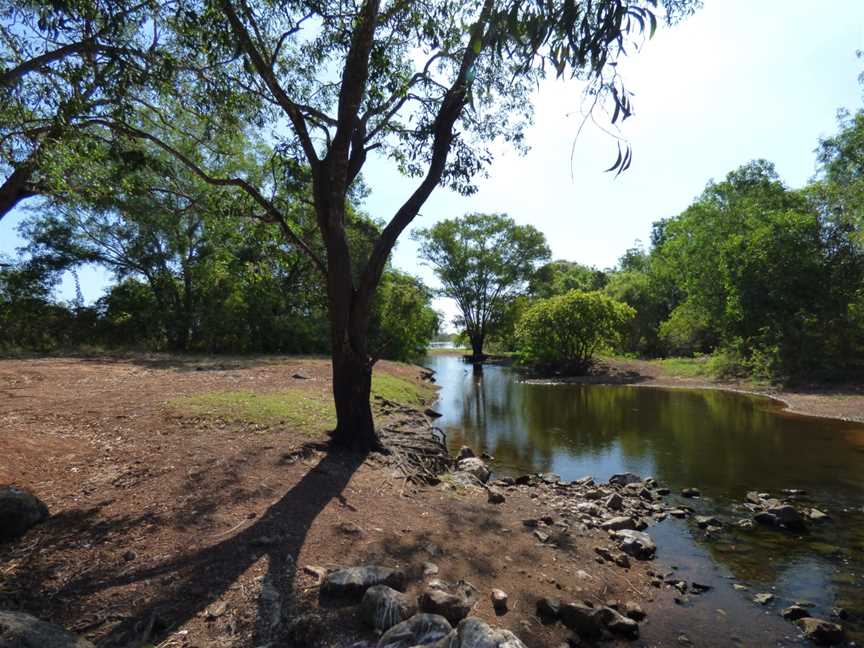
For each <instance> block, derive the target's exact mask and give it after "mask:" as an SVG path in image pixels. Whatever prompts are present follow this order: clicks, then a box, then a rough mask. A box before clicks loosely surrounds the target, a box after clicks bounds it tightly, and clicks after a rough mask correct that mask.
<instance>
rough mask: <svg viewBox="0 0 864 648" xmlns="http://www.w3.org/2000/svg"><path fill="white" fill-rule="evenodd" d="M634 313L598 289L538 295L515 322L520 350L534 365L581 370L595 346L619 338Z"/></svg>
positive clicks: (625, 305) (571, 370) (586, 363)
mask: <svg viewBox="0 0 864 648" xmlns="http://www.w3.org/2000/svg"><path fill="white" fill-rule="evenodd" d="M635 314H636V311H634V310H633V309H632V308H631V307H630V306H628V305H627V304H622V303H621V302H618V301H615V300H614V299H612V298H611V297H608V296H607V295H604V294H603V293H602V292H600V291H594V292H583V291H581V290H571V291H570V292H568V293H565V294H563V295H557V296H555V297H550V298H548V299H540V300H538V301H536V302H535V303H534V304H532V305H531V306H530V307H529V308H528V310H527V311H525V314H524V315H523V316H522V319H520V320H519V324H518V325H517V329H516V330H517V338H518V340H519V349H520V354H521V355H522V357H523V358H524V359H525V360H527V361H529V362H533V363H536V364H538V365H544V366H547V367H556V368H559V369H563V370H564V371H567V372H572V373H577V374H579V373H584V372H585V371H586V370H587V369H588V367H589V365H590V362H591V358H592V356H593V355H594V352H595V351H596V350H597V348H598V347H599V346H600V345H603V344H615V343H617V342H618V341H620V339H621V336H622V334H623V332H624V329H625V327H626V326H627V324H628V322H629V321H630V320H631V319H632V318H633V316H634V315H635Z"/></svg>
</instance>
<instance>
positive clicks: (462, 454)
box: [456, 446, 477, 461]
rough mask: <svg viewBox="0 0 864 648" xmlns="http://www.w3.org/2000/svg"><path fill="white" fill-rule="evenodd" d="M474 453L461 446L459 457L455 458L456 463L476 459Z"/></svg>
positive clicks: (468, 448)
mask: <svg viewBox="0 0 864 648" xmlns="http://www.w3.org/2000/svg"><path fill="white" fill-rule="evenodd" d="M476 456H477V455H475V454H474V451H473V450H472V449H471V448H470V447H469V446H462V447H461V448H459V456H458V457H457V458H456V461H462V460H463V459H471V458H472V457H476Z"/></svg>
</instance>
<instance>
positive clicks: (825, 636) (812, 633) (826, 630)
mask: <svg viewBox="0 0 864 648" xmlns="http://www.w3.org/2000/svg"><path fill="white" fill-rule="evenodd" d="M795 625H797V626H798V627H799V628H801V631H802V632H803V633H804V636H805V637H806V638H807V639H809V640H810V641H812V642H813V643H815V644H816V645H819V646H834V645H836V644H839V643H840V642H841V641H843V637H844V633H843V628H842V627H841V626H839V625H837V624H836V623H830V622H828V621H823V620H822V619H816V618H814V617H803V618H801V619H798V620H797V621H796V622H795Z"/></svg>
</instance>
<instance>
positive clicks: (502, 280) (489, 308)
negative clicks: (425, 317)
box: [415, 214, 549, 361]
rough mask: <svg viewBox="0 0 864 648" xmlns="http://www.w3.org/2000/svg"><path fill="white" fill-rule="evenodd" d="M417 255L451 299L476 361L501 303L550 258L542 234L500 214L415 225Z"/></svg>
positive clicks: (498, 316) (504, 304)
mask: <svg viewBox="0 0 864 648" xmlns="http://www.w3.org/2000/svg"><path fill="white" fill-rule="evenodd" d="M415 236H416V238H417V239H418V240H419V241H420V257H421V258H422V259H425V260H426V261H427V262H428V263H429V264H430V265H431V266H432V267H433V268H434V271H435V276H437V277H438V280H439V281H440V282H441V284H442V286H443V287H442V289H441V292H442V294H444V295H446V296H448V297H450V298H452V299H454V300H455V301H456V304H457V306H458V307H459V311H460V312H461V314H462V323H463V324H464V327H465V330H466V332H467V334H468V338H469V339H470V340H471V350H472V354H473V357H474V359H475V360H476V361H480V360H482V358H483V344H484V342H485V341H486V337H487V336H488V335H489V334H490V332H491V331H492V330H494V328H495V326H496V324H497V323H498V321H499V319H500V317H501V316H502V314H503V313H504V312H505V308H506V306H507V305H508V303H509V302H510V300H512V299H513V298H514V297H516V296H517V295H519V294H520V293H521V292H522V291H523V290H524V289H525V286H526V284H527V282H528V280H529V279H530V278H531V276H532V274H533V273H534V272H535V271H536V269H537V264H538V263H540V262H541V261H544V260H545V259H548V258H549V248H548V246H547V245H546V238H545V237H544V236H543V233H542V232H540V231H539V230H537V229H536V228H534V227H532V226H531V225H517V224H516V223H515V222H514V221H513V219H512V218H510V217H508V216H506V215H503V214H468V215H466V216H464V217H462V218H453V219H449V220H443V221H440V222H438V223H436V224H435V225H433V226H432V227H430V228H427V229H421V230H418V231H417V233H416V235H415Z"/></svg>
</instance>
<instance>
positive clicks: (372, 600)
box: [360, 585, 417, 632]
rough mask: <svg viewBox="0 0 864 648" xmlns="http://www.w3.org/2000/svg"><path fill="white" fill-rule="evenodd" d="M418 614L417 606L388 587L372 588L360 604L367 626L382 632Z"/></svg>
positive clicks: (377, 586)
mask: <svg viewBox="0 0 864 648" xmlns="http://www.w3.org/2000/svg"><path fill="white" fill-rule="evenodd" d="M416 612H417V608H416V606H415V605H414V603H413V601H412V600H411V599H410V598H408V596H407V595H405V594H403V593H402V592H399V591H397V590H395V589H393V588H392V587H387V585H375V586H373V587H370V588H369V589H368V590H366V593H365V594H364V595H363V600H362V601H361V602H360V617H361V618H362V619H363V621H364V622H365V623H366V624H367V625H369V626H370V627H372V628H374V629H375V630H381V631H382V632H383V631H385V630H389V629H390V628H392V627H393V626H395V625H396V624H397V623H401V622H402V621H405V620H406V619H409V618H410V617H412V616H414V614H415V613H416Z"/></svg>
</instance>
